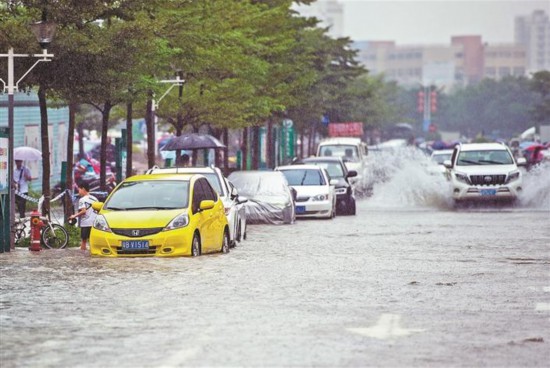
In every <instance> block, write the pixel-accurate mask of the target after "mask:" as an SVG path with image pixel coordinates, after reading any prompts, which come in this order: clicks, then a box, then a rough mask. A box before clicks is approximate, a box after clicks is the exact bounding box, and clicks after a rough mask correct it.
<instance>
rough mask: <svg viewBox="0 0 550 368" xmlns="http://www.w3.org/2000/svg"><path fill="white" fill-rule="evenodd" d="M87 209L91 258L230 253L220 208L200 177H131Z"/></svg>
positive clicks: (222, 212) (227, 234) (225, 221)
mask: <svg viewBox="0 0 550 368" xmlns="http://www.w3.org/2000/svg"><path fill="white" fill-rule="evenodd" d="M92 207H93V208H94V210H96V211H97V212H98V214H97V217H96V219H95V221H94V225H93V227H92V231H91V234H90V253H91V255H92V256H105V257H117V256H124V257H147V256H162V257H173V256H192V257H194V256H198V255H200V254H202V253H211V252H223V253H227V252H229V226H228V224H227V217H226V216H225V211H224V206H223V203H222V201H221V200H220V198H219V196H218V194H217V193H216V191H215V190H214V189H213V188H212V187H211V186H210V183H209V182H208V180H207V179H206V178H205V177H204V176H202V175H181V174H179V175H175V174H165V175H136V176H132V177H130V178H127V179H126V180H124V181H123V182H122V183H120V184H119V185H118V186H117V187H116V188H115V189H114V190H113V192H112V193H111V194H110V195H109V197H108V198H107V200H106V201H105V203H102V202H95V203H94V204H93V205H92Z"/></svg>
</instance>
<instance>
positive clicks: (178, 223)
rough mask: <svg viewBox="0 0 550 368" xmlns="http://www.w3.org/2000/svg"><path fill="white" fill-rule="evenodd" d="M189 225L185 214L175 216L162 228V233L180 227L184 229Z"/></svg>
mask: <svg viewBox="0 0 550 368" xmlns="http://www.w3.org/2000/svg"><path fill="white" fill-rule="evenodd" d="M188 224H189V217H188V216H187V214H186V213H182V214H181V215H179V216H176V217H175V218H174V219H173V220H172V221H170V223H169V224H168V225H167V226H166V227H165V228H164V231H167V230H175V229H179V228H182V227H185V226H187V225H188Z"/></svg>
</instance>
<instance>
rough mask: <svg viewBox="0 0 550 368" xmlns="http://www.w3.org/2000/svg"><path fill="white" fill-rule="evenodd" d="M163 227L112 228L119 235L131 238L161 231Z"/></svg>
mask: <svg viewBox="0 0 550 368" xmlns="http://www.w3.org/2000/svg"><path fill="white" fill-rule="evenodd" d="M162 229H163V228H162V227H153V228H149V229H111V230H112V231H113V233H115V234H117V235H122V236H127V237H129V238H140V237H142V236H149V235H154V234H156V233H159V232H160V231H161V230H162Z"/></svg>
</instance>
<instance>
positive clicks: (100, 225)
mask: <svg viewBox="0 0 550 368" xmlns="http://www.w3.org/2000/svg"><path fill="white" fill-rule="evenodd" d="M93 226H94V229H97V230H101V231H106V232H108V233H112V231H111V228H110V227H109V224H108V223H107V220H106V219H105V216H103V215H97V216H96V218H95V220H94V225H93Z"/></svg>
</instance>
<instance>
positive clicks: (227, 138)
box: [222, 128, 229, 174]
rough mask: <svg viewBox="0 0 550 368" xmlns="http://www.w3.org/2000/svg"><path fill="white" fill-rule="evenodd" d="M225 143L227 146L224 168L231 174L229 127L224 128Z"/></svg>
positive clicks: (224, 152)
mask: <svg viewBox="0 0 550 368" xmlns="http://www.w3.org/2000/svg"><path fill="white" fill-rule="evenodd" d="M222 135H223V144H225V148H224V149H223V169H224V172H225V173H226V174H229V155H228V153H229V129H228V128H223V133H222Z"/></svg>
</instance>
